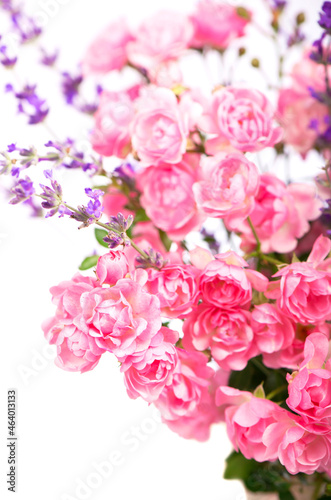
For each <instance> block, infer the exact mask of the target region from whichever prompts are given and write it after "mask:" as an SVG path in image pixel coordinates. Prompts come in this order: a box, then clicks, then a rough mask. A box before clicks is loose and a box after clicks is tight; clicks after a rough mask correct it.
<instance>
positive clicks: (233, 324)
mask: <svg viewBox="0 0 331 500" xmlns="http://www.w3.org/2000/svg"><path fill="white" fill-rule="evenodd" d="M250 318H251V315H250V313H249V312H248V311H244V310H241V309H230V310H224V309H220V308H218V307H213V306H209V305H205V304H200V305H198V306H197V307H196V308H195V309H194V310H193V312H192V313H191V314H190V315H189V316H188V317H187V318H186V320H185V322H184V326H183V332H184V338H183V347H184V348H185V349H187V350H194V349H195V350H197V351H204V350H206V349H209V348H210V350H211V355H212V357H213V359H214V360H215V361H216V362H217V363H218V364H219V366H220V367H221V368H223V369H224V370H243V369H244V368H245V366H246V365H247V362H248V360H249V359H250V358H253V357H254V356H256V355H257V354H258V351H257V349H256V346H255V345H254V343H253V330H252V328H251V325H250Z"/></svg>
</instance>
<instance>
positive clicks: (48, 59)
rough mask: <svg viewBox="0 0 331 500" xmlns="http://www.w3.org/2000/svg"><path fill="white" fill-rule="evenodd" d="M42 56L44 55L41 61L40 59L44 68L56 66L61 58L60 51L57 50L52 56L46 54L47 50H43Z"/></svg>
mask: <svg viewBox="0 0 331 500" xmlns="http://www.w3.org/2000/svg"><path fill="white" fill-rule="evenodd" d="M41 54H42V56H41V59H40V62H41V64H43V65H44V66H50V67H51V66H54V64H55V62H56V60H57V58H58V56H59V51H57V50H56V51H55V52H53V53H52V54H48V53H47V52H46V50H45V49H43V48H42V49H41Z"/></svg>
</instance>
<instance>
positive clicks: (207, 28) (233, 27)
mask: <svg viewBox="0 0 331 500" xmlns="http://www.w3.org/2000/svg"><path fill="white" fill-rule="evenodd" d="M245 13H246V16H245V17H243V16H240V15H239V14H238V11H237V9H236V8H235V7H233V6H231V5H228V4H226V3H223V2H222V3H221V2H219V1H218V0H200V2H199V3H198V5H197V8H196V11H195V12H194V14H193V15H192V17H191V19H192V22H193V25H194V28H195V33H194V38H193V42H192V45H193V46H194V47H202V46H203V45H211V46H212V47H216V48H218V49H226V47H227V46H228V45H229V43H230V42H232V40H235V39H236V38H239V37H241V36H243V35H244V34H245V33H244V32H245V27H246V25H247V23H248V22H249V21H250V13H249V12H248V11H245Z"/></svg>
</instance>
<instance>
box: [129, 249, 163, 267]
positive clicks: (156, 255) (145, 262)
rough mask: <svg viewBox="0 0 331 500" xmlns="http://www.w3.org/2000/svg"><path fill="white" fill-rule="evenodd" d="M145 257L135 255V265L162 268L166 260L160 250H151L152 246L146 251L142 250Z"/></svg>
mask: <svg viewBox="0 0 331 500" xmlns="http://www.w3.org/2000/svg"><path fill="white" fill-rule="evenodd" d="M144 253H145V254H146V257H143V256H142V255H138V256H137V257H136V263H137V266H136V267H141V268H143V269H147V268H149V267H153V268H154V269H162V267H164V266H165V265H166V264H167V262H168V261H167V260H165V259H164V258H163V256H162V254H161V253H160V252H157V251H155V250H153V248H149V249H148V250H147V251H146V250H144Z"/></svg>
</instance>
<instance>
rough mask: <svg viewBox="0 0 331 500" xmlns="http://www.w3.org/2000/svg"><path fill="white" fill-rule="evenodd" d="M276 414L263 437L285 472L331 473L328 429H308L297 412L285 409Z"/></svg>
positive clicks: (330, 440)
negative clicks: (295, 413)
mask: <svg viewBox="0 0 331 500" xmlns="http://www.w3.org/2000/svg"><path fill="white" fill-rule="evenodd" d="M275 417H276V418H275V420H276V421H275V422H274V423H272V424H270V425H269V426H268V428H267V429H266V430H265V432H264V434H263V438H262V439H263V443H264V444H265V446H266V447H267V448H268V449H269V450H270V452H271V453H272V452H276V453H277V458H278V459H279V461H280V463H281V464H282V465H284V467H285V468H286V469H287V470H288V472H289V473H290V474H298V473H299V472H303V473H304V474H313V473H314V472H327V473H328V474H330V471H331V467H330V463H331V437H330V428H329V427H325V426H321V425H312V426H310V427H309V428H308V427H307V426H306V424H305V423H304V422H303V420H302V419H300V418H298V417H297V415H294V414H293V413H290V412H287V411H285V410H283V413H280V412H277V413H276V414H275Z"/></svg>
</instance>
